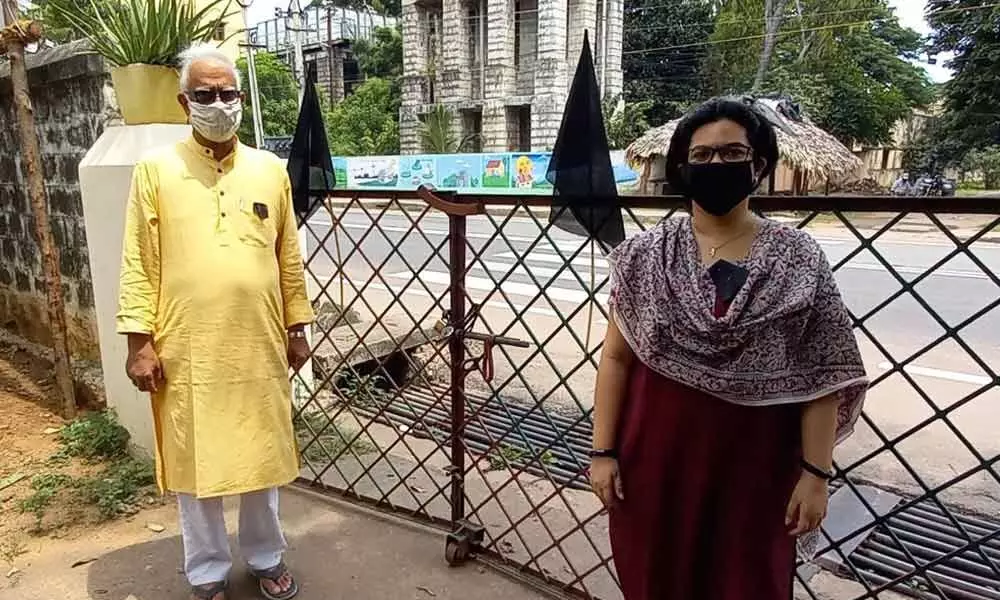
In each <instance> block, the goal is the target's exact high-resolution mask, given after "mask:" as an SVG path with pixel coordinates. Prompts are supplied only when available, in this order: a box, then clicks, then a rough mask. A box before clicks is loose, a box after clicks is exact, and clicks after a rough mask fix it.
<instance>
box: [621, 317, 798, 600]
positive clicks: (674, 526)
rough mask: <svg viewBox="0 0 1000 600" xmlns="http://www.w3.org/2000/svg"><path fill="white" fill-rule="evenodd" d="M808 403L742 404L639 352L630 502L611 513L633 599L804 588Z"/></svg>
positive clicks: (745, 598) (628, 403) (627, 481)
mask: <svg viewBox="0 0 1000 600" xmlns="http://www.w3.org/2000/svg"><path fill="white" fill-rule="evenodd" d="M720 310H725V307H724V306H719V307H717V310H716V312H717V313H718V312H719V311H720ZM801 410H802V407H801V406H800V405H797V404H791V405H776V406H767V407H760V406H739V405H736V404H732V403H729V402H726V401H724V400H720V399H717V398H715V397H713V396H710V395H708V394H705V393H702V392H700V391H697V390H695V389H692V388H690V387H687V386H684V385H682V384H680V383H677V382H675V381H672V380H670V379H667V378H665V377H663V376H661V375H659V374H658V373H656V372H654V371H652V370H650V369H649V368H648V367H646V365H644V364H643V363H641V362H640V361H638V360H636V361H635V366H634V367H633V370H632V373H631V375H630V378H629V390H628V394H627V396H626V399H625V400H624V402H623V405H622V413H621V416H620V423H619V432H618V451H619V455H620V459H619V463H620V469H621V476H622V483H623V486H624V495H625V500H624V501H623V502H620V503H619V504H618V505H617V506H616V507H614V508H613V509H612V510H611V512H610V529H611V546H612V551H613V553H614V561H615V567H616V569H617V571H618V575H619V579H620V581H621V585H622V590H623V592H624V596H625V600H788V599H790V598H792V579H793V574H794V570H795V539H794V538H793V537H791V536H790V535H788V531H789V529H788V528H787V527H786V526H785V509H786V507H787V505H788V501H789V498H790V497H791V494H792V491H793V489H794V487H795V484H796V482H797V481H798V478H799V476H800V473H801V468H800V466H799V465H800V457H801V433H800V432H801Z"/></svg>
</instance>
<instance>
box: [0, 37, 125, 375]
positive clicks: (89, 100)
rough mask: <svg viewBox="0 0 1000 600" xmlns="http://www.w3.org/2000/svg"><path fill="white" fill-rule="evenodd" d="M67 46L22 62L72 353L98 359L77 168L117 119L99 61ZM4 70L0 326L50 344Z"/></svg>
mask: <svg viewBox="0 0 1000 600" xmlns="http://www.w3.org/2000/svg"><path fill="white" fill-rule="evenodd" d="M84 49H85V47H84V46H80V45H77V44H70V45H67V46H63V47H60V48H55V49H51V50H47V51H44V52H42V53H40V54H37V55H33V56H29V57H28V69H29V72H28V81H29V85H30V88H31V96H32V98H31V99H32V105H33V107H34V110H35V120H36V123H37V127H38V133H39V141H40V143H41V152H42V168H43V170H44V174H45V182H46V189H47V191H48V199H49V213H50V217H51V225H52V233H53V236H54V238H55V241H56V243H57V244H58V246H59V254H60V270H61V271H62V283H63V295H64V298H65V300H66V312H67V315H66V317H67V319H66V320H67V324H68V327H69V342H70V349H71V351H72V352H73V353H74V355H76V356H80V357H88V358H90V357H96V356H98V342H97V333H96V331H97V326H96V323H95V317H94V297H93V288H92V285H91V278H90V264H89V259H88V254H87V235H86V231H85V230H84V221H83V209H82V204H81V200H80V182H79V176H78V172H77V166H78V165H79V163H80V160H81V159H82V158H83V156H84V154H85V153H86V152H87V150H88V149H89V148H90V146H91V145H92V144H93V143H94V142H95V141H96V140H97V138H98V136H99V135H100V134H101V132H102V131H103V130H104V127H105V125H106V124H107V123H108V122H109V120H112V119H114V118H115V113H116V109H115V108H114V95H113V93H112V92H111V88H110V78H109V76H108V73H107V69H106V67H105V64H104V61H103V60H102V59H101V58H99V57H98V56H96V55H93V54H80V52H81V51H82V50H84ZM19 146H20V144H19V142H18V131H17V121H16V118H15V115H14V108H13V100H12V90H11V83H10V77H9V67H8V66H7V65H6V64H3V65H2V66H0V148H3V149H4V151H3V152H2V153H0V256H2V260H0V327H3V328H4V329H7V330H8V331H11V332H13V333H15V334H17V335H20V336H23V337H25V338H27V339H29V340H31V341H34V342H38V343H42V344H47V343H48V342H49V339H50V337H49V331H48V325H47V322H48V319H47V316H46V315H47V304H46V296H45V284H44V281H43V279H42V265H41V258H40V256H41V254H40V252H39V249H38V245H37V243H36V241H35V225H34V217H33V216H32V211H31V205H30V202H29V200H28V196H27V185H26V182H25V179H24V174H25V170H24V168H23V165H22V164H21V154H20V151H19Z"/></svg>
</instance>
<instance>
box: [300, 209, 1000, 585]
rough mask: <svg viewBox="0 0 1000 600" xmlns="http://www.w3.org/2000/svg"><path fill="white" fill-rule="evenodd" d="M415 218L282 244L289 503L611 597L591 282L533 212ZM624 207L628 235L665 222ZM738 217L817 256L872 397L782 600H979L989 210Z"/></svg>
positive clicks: (453, 557) (998, 523) (364, 216)
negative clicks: (301, 325) (293, 438)
mask: <svg viewBox="0 0 1000 600" xmlns="http://www.w3.org/2000/svg"><path fill="white" fill-rule="evenodd" d="M422 195H423V198H421V197H420V196H419V195H418V194H416V193H389V192H381V191H376V192H371V193H359V192H350V193H347V192H344V193H339V194H336V195H334V196H332V197H331V198H329V199H328V201H327V202H326V203H325V205H324V208H323V209H321V210H320V211H319V213H318V214H317V215H315V216H314V217H312V218H311V219H310V220H309V221H308V222H306V223H304V224H303V231H304V233H305V237H306V239H307V246H306V247H307V250H308V252H307V260H306V273H307V280H308V285H309V288H310V294H311V295H312V298H313V299H314V305H315V307H316V309H317V312H318V314H319V318H318V320H317V323H316V324H315V325H314V326H313V328H312V331H311V345H312V348H313V357H312V359H311V366H308V367H307V368H306V369H303V372H302V374H300V375H297V376H296V377H295V378H294V385H295V389H296V408H297V410H296V417H295V425H296V431H297V434H298V440H299V443H300V452H301V454H302V458H303V469H302V477H301V479H300V483H302V484H304V485H310V486H314V487H318V488H321V489H323V490H327V491H330V492H334V493H337V494H340V495H343V496H346V497H348V498H351V499H354V500H358V501H362V502H364V503H367V504H369V505H372V506H375V507H377V508H380V509H383V510H387V511H392V512H393V513H397V514H402V515H406V516H408V517H411V518H414V519H419V520H422V521H426V522H430V523H434V524H437V525H440V526H441V527H442V529H444V530H446V531H447V533H448V536H447V544H446V547H445V557H446V558H447V560H448V561H449V562H452V563H455V564H458V563H461V562H463V561H464V560H466V559H467V558H469V557H470V556H472V555H476V556H480V557H482V558H483V559H484V560H487V561H488V562H490V563H491V564H493V565H495V566H498V567H499V568H501V569H503V570H505V571H507V572H509V573H511V574H516V575H519V576H522V577H524V578H526V579H527V580H529V581H531V582H532V583H535V584H539V585H543V586H544V587H546V588H547V589H549V590H554V591H557V592H560V593H562V594H565V595H568V596H577V597H592V598H601V599H603V600H611V599H615V598H620V597H621V591H620V589H619V586H618V582H617V579H616V575H615V572H614V567H613V565H612V563H611V552H610V545H609V542H608V535H607V521H606V515H605V514H604V513H603V511H602V510H601V508H600V505H599V503H598V502H597V500H596V498H594V496H593V495H592V494H591V493H590V492H589V491H588V485H587V481H586V476H585V470H586V467H587V463H588V460H587V457H586V456H587V450H588V449H589V447H590V431H591V413H590V396H591V391H592V389H593V379H594V374H595V372H596V368H597V361H598V358H599V352H600V343H601V339H602V336H603V325H604V324H605V323H606V319H607V313H606V305H607V304H606V301H607V292H608V289H607V288H608V272H607V265H606V263H605V262H604V259H603V258H602V257H601V255H600V253H599V251H598V250H597V249H596V248H595V247H594V245H593V244H592V243H591V241H589V240H585V239H580V238H574V237H573V236H571V235H569V234H567V233H565V232H562V231H560V230H557V229H553V228H551V227H550V225H549V219H548V212H549V202H550V198H548V197H543V196H538V197H523V196H496V197H486V196H450V197H445V196H442V197H437V196H434V195H431V194H426V193H424V194H422ZM622 202H623V208H624V210H625V213H626V215H627V222H628V224H627V227H628V229H629V230H630V232H636V231H639V230H641V229H644V228H646V227H649V226H651V225H654V224H655V223H656V222H658V221H659V220H660V219H661V218H663V217H664V216H667V215H668V214H669V213H670V212H672V210H674V209H675V208H677V207H678V206H679V203H678V202H677V200H676V199H673V200H671V199H666V198H663V197H625V198H623V199H622ZM755 207H756V208H757V209H758V210H760V211H762V212H764V213H766V214H768V215H770V216H772V217H773V218H779V219H783V220H785V221H789V222H793V223H795V224H796V225H798V226H800V227H809V228H810V230H811V232H812V234H813V235H814V236H815V237H817V239H819V240H820V242H821V244H823V246H824V248H825V250H826V251H827V254H828V257H829V259H830V261H831V263H832V264H833V265H834V268H835V272H836V273H837V276H838V281H839V282H840V285H841V289H842V292H843V294H844V297H845V301H846V302H847V304H848V306H849V308H850V309H851V311H852V315H853V317H854V319H855V325H856V328H857V334H858V338H859V342H860V344H861V346H862V351H863V354H864V356H865V361H866V366H867V368H868V370H869V374H870V375H871V376H872V379H873V381H874V385H873V388H872V391H871V393H870V395H869V400H868V404H867V409H866V412H865V414H864V416H863V417H862V422H861V423H859V425H858V430H857V433H856V434H855V435H854V436H853V437H852V438H851V440H849V441H848V442H847V443H846V444H845V445H844V446H843V447H841V448H839V449H838V452H837V466H838V477H837V480H836V482H835V485H834V486H832V487H833V490H834V491H833V495H832V497H831V504H830V516H829V517H828V519H827V521H826V524H825V526H824V530H825V533H826V536H825V537H826V538H827V542H828V543H827V546H826V547H825V548H822V549H821V551H820V553H819V555H818V558H817V559H816V560H815V561H814V562H813V563H810V564H803V565H800V567H799V569H798V573H797V585H796V593H797V595H800V596H801V597H803V598H820V597H827V598H828V597H833V598H857V599H861V598H894V597H898V594H904V595H906V596H911V597H917V598H941V599H945V598H947V599H982V598H989V599H1000V566H998V565H1000V539H998V538H1000V468H998V466H997V462H998V460H1000V390H998V379H997V375H996V371H995V370H994V369H993V367H991V365H995V364H1000V362H998V361H997V358H998V357H1000V344H998V341H997V340H1000V334H998V332H1000V310H998V309H997V306H998V305H1000V279H998V276H997V272H998V271H1000V245H994V242H1000V230H997V225H998V223H1000V204H997V203H996V201H995V200H989V199H985V198H982V199H976V198H943V199H928V198H885V197H868V198H866V197H832V196H818V197H775V198H760V199H758V200H756V201H755Z"/></svg>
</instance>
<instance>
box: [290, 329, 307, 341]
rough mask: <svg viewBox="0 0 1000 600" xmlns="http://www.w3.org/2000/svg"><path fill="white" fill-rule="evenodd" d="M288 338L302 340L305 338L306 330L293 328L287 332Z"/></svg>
mask: <svg viewBox="0 0 1000 600" xmlns="http://www.w3.org/2000/svg"><path fill="white" fill-rule="evenodd" d="M288 339H290V340H304V339H306V332H305V331H303V330H301V329H295V330H292V331H289V332H288Z"/></svg>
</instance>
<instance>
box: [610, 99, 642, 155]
mask: <svg viewBox="0 0 1000 600" xmlns="http://www.w3.org/2000/svg"><path fill="white" fill-rule="evenodd" d="M652 107H653V101H652V100H643V101H640V102H625V101H624V100H623V99H622V98H621V96H618V97H615V98H609V99H607V100H605V101H604V104H603V105H602V107H601V109H602V111H603V113H604V128H605V130H606V131H607V134H608V146H609V147H610V148H611V149H612V150H624V149H625V148H626V147H628V145H629V144H631V143H632V142H634V141H635V140H636V139H638V138H639V137H640V136H641V135H642V134H644V133H646V130H648V129H649V122H648V121H647V120H646V113H647V112H649V110H650V109H652Z"/></svg>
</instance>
